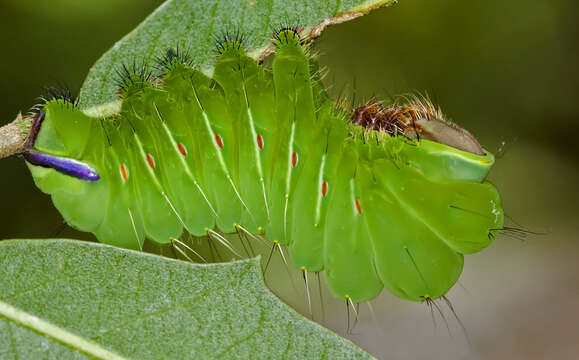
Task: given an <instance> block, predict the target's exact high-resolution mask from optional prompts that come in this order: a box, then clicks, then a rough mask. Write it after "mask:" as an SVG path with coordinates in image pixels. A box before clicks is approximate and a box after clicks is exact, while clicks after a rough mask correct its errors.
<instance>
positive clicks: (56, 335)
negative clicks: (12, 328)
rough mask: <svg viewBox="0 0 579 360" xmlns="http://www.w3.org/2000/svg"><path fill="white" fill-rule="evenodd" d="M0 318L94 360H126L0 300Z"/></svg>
mask: <svg viewBox="0 0 579 360" xmlns="http://www.w3.org/2000/svg"><path fill="white" fill-rule="evenodd" d="M0 317H4V318H6V319H7V320H8V321H10V322H13V323H15V324H18V325H19V326H21V327H23V328H26V329H29V330H32V331H34V332H36V333H38V334H40V335H42V336H45V337H47V338H50V339H52V340H53V341H56V342H58V343H61V344H63V345H65V346H67V347H69V348H71V349H73V350H78V351H80V352H82V353H84V354H86V355H89V356H91V357H94V358H96V359H103V360H126V358H124V357H122V356H120V355H117V354H115V353H113V352H111V351H109V350H107V349H105V348H103V347H101V346H99V345H98V344H95V343H93V342H92V341H89V340H86V339H84V338H82V337H80V336H78V335H76V334H73V333H71V332H70V331H68V330H65V329H63V328H61V327H58V326H56V325H54V324H52V323H50V322H48V321H45V320H42V319H40V318H38V317H37V316H34V315H32V314H30V313H28V312H26V311H24V310H21V309H19V308H16V307H14V306H12V305H10V304H7V303H5V302H3V301H1V300H0Z"/></svg>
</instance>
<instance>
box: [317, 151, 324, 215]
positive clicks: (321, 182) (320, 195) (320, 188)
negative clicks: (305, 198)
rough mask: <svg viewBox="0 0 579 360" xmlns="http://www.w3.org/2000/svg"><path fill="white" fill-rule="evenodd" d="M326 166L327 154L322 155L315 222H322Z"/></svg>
mask: <svg viewBox="0 0 579 360" xmlns="http://www.w3.org/2000/svg"><path fill="white" fill-rule="evenodd" d="M325 167H326V155H325V154H324V155H322V163H321V164H320V173H319V176H318V194H317V196H316V221H315V224H319V223H320V217H321V216H322V215H321V213H322V197H323V195H322V186H323V184H324V168H325Z"/></svg>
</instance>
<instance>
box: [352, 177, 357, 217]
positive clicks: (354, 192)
mask: <svg viewBox="0 0 579 360" xmlns="http://www.w3.org/2000/svg"><path fill="white" fill-rule="evenodd" d="M350 196H351V197H352V201H350V203H351V204H352V212H353V213H354V216H355V215H357V214H358V209H356V189H355V185H354V179H353V178H352V179H350Z"/></svg>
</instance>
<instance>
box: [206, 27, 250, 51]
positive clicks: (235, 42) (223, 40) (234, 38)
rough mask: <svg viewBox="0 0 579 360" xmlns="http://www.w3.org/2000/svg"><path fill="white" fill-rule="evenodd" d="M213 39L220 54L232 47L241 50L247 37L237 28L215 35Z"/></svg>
mask: <svg viewBox="0 0 579 360" xmlns="http://www.w3.org/2000/svg"><path fill="white" fill-rule="evenodd" d="M213 41H214V42H215V51H216V52H217V54H218V55H219V54H223V53H224V52H225V51H226V50H228V49H231V48H234V49H236V50H240V49H241V48H242V47H243V46H244V45H245V42H246V41H247V39H246V37H245V36H244V35H243V34H242V33H241V32H240V31H239V29H235V30H234V31H229V30H227V31H225V32H223V33H222V34H221V35H216V36H214V37H213Z"/></svg>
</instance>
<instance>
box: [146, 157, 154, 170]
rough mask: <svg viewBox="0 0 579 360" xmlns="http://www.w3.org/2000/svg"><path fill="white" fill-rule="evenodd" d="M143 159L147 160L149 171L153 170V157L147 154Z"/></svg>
mask: <svg viewBox="0 0 579 360" xmlns="http://www.w3.org/2000/svg"><path fill="white" fill-rule="evenodd" d="M145 157H146V159H147V165H149V167H150V168H151V170H155V159H154V158H153V155H151V154H149V153H147V154H146V155H145Z"/></svg>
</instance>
